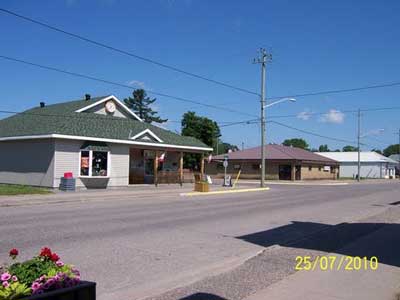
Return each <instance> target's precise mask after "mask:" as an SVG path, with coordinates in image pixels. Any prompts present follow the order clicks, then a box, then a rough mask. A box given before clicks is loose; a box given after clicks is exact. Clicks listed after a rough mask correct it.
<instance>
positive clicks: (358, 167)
mask: <svg viewBox="0 0 400 300" xmlns="http://www.w3.org/2000/svg"><path fill="white" fill-rule="evenodd" d="M360 138H361V110H360V109H358V134H357V148H358V165H357V181H358V182H360V176H361V157H360V156H361V153H360V151H361V149H360Z"/></svg>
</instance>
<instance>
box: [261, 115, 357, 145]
mask: <svg viewBox="0 0 400 300" xmlns="http://www.w3.org/2000/svg"><path fill="white" fill-rule="evenodd" d="M269 122H270V123H273V124H277V125H279V126H283V127H286V128H289V129H292V130H296V131H299V132H302V133H305V134H309V135H314V136H317V137H320V138H324V139H329V140H332V141H337V142H342V143H350V144H355V142H354V141H350V140H345V139H340V138H336V137H330V136H327V135H322V134H319V133H315V132H312V131H308V130H304V129H300V128H297V127H292V126H289V125H286V124H283V123H280V122H276V121H269Z"/></svg>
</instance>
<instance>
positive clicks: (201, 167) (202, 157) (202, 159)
mask: <svg viewBox="0 0 400 300" xmlns="http://www.w3.org/2000/svg"><path fill="white" fill-rule="evenodd" d="M200 174H201V179H202V180H203V179H204V153H202V154H201V164H200Z"/></svg>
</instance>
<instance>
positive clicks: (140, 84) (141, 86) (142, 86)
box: [128, 80, 146, 89]
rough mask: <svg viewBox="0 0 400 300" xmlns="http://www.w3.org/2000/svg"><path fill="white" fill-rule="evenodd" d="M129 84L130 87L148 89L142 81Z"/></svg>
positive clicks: (129, 82)
mask: <svg viewBox="0 0 400 300" xmlns="http://www.w3.org/2000/svg"><path fill="white" fill-rule="evenodd" d="M128 84H129V85H133V86H137V87H139V88H142V89H146V85H145V84H144V82H143V81H140V80H131V81H128Z"/></svg>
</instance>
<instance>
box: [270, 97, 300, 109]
mask: <svg viewBox="0 0 400 300" xmlns="http://www.w3.org/2000/svg"><path fill="white" fill-rule="evenodd" d="M286 101H289V102H296V99H295V98H282V99H279V100H277V101H275V102H272V103H268V104H266V105H264V108H267V107H271V106H273V105H275V104H278V103H282V102H286Z"/></svg>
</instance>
